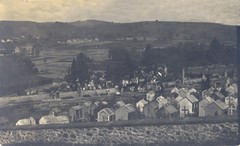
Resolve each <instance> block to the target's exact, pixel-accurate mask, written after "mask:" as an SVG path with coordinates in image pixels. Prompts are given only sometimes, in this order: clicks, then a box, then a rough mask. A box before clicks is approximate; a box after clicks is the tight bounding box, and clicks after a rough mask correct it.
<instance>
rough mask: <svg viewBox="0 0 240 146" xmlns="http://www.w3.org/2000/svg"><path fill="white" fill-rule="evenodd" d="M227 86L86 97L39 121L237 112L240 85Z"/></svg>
mask: <svg viewBox="0 0 240 146" xmlns="http://www.w3.org/2000/svg"><path fill="white" fill-rule="evenodd" d="M225 90H226V93H227V94H226V95H224V94H223V93H221V91H219V89H216V88H214V87H211V88H210V89H208V90H204V91H202V92H201V93H200V92H198V91H197V90H196V89H194V88H191V89H188V88H180V89H178V88H177V87H174V88H172V89H171V91H170V92H171V93H170V96H169V97H163V96H162V95H161V96H156V95H157V94H156V93H155V92H154V91H149V92H148V93H147V94H146V96H145V98H143V99H141V100H139V101H137V102H136V103H125V102H124V101H122V100H119V101H116V102H112V103H111V102H109V103H108V102H106V101H100V100H99V101H86V102H84V103H79V104H78V105H75V106H72V107H70V108H69V110H68V112H67V113H65V114H64V115H57V116H56V115H55V114H52V113H50V114H49V115H45V116H43V117H42V118H41V119H40V120H39V122H38V124H61V123H62V124H63V123H71V122H94V121H95V122H96V121H97V122H106V121H119V120H120V121H122V120H136V119H161V118H174V117H180V118H183V117H193V116H194V117H197V116H199V117H202V116H222V115H234V114H235V113H236V112H237V93H238V91H237V85H236V84H229V85H228V86H227V87H226V89H225ZM36 123H37V122H36V120H34V119H33V118H28V119H22V120H19V121H18V122H17V123H16V125H17V126H19V125H33V124H36Z"/></svg>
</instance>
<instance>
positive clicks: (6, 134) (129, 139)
mask: <svg viewBox="0 0 240 146" xmlns="http://www.w3.org/2000/svg"><path fill="white" fill-rule="evenodd" d="M237 141H238V124H237V122H224V123H215V124H213V123H208V124H185V125H160V126H131V127H98V128H76V129H74V128H71V129H70V128H68V129H65V128H61V129H40V130H1V131H0V144H3V145H4V144H14V143H23V144H24V143H25V144H26V143H35V144H39V143H44V144H45V145H46V144H49V143H52V144H54V143H63V145H69V144H71V145H73V144H90V145H98V144H102V145H126V144H131V145H139V144H144V145H146V144H150V145H151V144H153V145H155V144H164V145H166V144H186V143H188V144H236V143H237Z"/></svg>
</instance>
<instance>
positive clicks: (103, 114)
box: [97, 108, 115, 122]
mask: <svg viewBox="0 0 240 146" xmlns="http://www.w3.org/2000/svg"><path fill="white" fill-rule="evenodd" d="M97 121H98V122H107V121H115V111H114V110H113V109H110V108H104V109H102V110H100V111H99V112H98V117H97Z"/></svg>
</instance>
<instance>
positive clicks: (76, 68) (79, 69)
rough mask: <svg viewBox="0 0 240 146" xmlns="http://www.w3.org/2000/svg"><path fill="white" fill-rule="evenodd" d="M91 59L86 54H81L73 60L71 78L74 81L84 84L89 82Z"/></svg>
mask: <svg viewBox="0 0 240 146" xmlns="http://www.w3.org/2000/svg"><path fill="white" fill-rule="evenodd" d="M89 63H90V59H89V58H88V57H87V56H86V55H85V54H84V53H80V54H78V55H77V57H76V58H74V59H73V61H72V65H71V78H72V80H73V81H76V80H77V79H78V80H79V82H80V83H84V82H85V81H86V80H88V75H89Z"/></svg>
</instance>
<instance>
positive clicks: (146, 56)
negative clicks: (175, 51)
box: [141, 44, 154, 67]
mask: <svg viewBox="0 0 240 146" xmlns="http://www.w3.org/2000/svg"><path fill="white" fill-rule="evenodd" d="M141 64H142V65H143V66H146V67H150V66H153V65H154V62H153V54H152V46H151V45H150V44H147V46H146V48H145V51H144V52H143V55H142V63H141Z"/></svg>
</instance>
